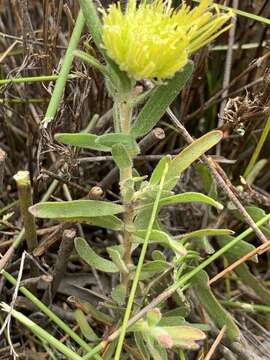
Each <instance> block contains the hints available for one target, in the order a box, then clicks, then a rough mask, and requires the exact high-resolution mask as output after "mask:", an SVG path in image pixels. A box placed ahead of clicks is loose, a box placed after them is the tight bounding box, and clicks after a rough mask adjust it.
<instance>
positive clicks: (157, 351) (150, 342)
mask: <svg viewBox="0 0 270 360" xmlns="http://www.w3.org/2000/svg"><path fill="white" fill-rule="evenodd" d="M143 338H144V340H145V342H146V346H147V349H148V351H149V352H150V354H151V356H152V358H153V359H155V360H167V359H168V356H167V351H166V350H165V349H163V347H161V345H160V344H159V342H157V341H155V340H154V338H153V337H152V336H150V335H148V334H147V333H145V332H144V333H143Z"/></svg>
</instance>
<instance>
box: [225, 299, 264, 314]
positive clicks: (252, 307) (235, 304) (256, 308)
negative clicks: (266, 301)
mask: <svg viewBox="0 0 270 360" xmlns="http://www.w3.org/2000/svg"><path fill="white" fill-rule="evenodd" d="M219 302H220V303H221V304H222V305H224V306H225V307H231V308H235V309H242V310H245V311H247V312H252V313H256V312H260V313H264V314H270V307H269V306H266V305H257V304H247V303H242V302H240V301H230V300H220V301H219Z"/></svg>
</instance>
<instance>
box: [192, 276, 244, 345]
mask: <svg viewBox="0 0 270 360" xmlns="http://www.w3.org/2000/svg"><path fill="white" fill-rule="evenodd" d="M191 284H192V287H193V289H194V292H195V294H196V296H197V297H198V300H199V301H200V303H201V304H202V305H203V306H204V307H205V309H206V311H207V312H208V314H209V315H210V317H211V319H212V320H213V322H214V323H215V324H216V325H217V326H218V327H219V328H222V327H223V326H224V325H226V334H227V336H228V338H229V339H230V340H231V341H237V340H238V339H239V337H240V331H239V329H238V327H237V326H236V324H235V323H234V321H233V318H232V316H231V315H230V314H229V313H228V312H227V311H226V310H225V309H224V308H223V307H222V306H221V305H220V303H219V302H218V301H217V299H216V297H215V296H214V294H213V292H212V290H211V288H210V286H209V278H208V275H207V273H206V272H205V271H203V270H201V271H200V272H198V273H197V274H196V275H195V276H194V277H193V278H192V279H191Z"/></svg>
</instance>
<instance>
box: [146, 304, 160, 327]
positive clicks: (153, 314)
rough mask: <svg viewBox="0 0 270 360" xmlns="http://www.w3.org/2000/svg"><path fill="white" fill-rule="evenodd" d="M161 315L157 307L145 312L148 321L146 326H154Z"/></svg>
mask: <svg viewBox="0 0 270 360" xmlns="http://www.w3.org/2000/svg"><path fill="white" fill-rule="evenodd" d="M161 316H162V315H161V312H160V310H159V309H158V308H155V309H152V310H149V311H148V312H147V314H146V321H147V323H148V326H150V327H153V326H156V325H157V324H158V323H159V321H160V320H161Z"/></svg>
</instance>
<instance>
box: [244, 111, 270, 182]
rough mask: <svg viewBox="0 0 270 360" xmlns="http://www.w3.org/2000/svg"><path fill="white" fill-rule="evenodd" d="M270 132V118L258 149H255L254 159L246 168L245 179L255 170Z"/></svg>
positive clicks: (252, 158)
mask: <svg viewBox="0 0 270 360" xmlns="http://www.w3.org/2000/svg"><path fill="white" fill-rule="evenodd" d="M269 131H270V116H269V118H268V119H267V121H266V124H265V127H264V129H263V132H262V134H261V137H260V140H259V142H258V144H257V146H256V149H255V151H254V153H253V154H252V157H251V159H250V161H249V164H248V166H247V168H246V171H245V172H244V177H245V178H246V177H247V176H248V175H249V174H250V172H251V170H252V169H253V168H254V165H255V164H256V162H257V159H258V157H259V155H260V152H261V150H262V147H263V145H264V143H265V141H266V138H267V136H268V134H269Z"/></svg>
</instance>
